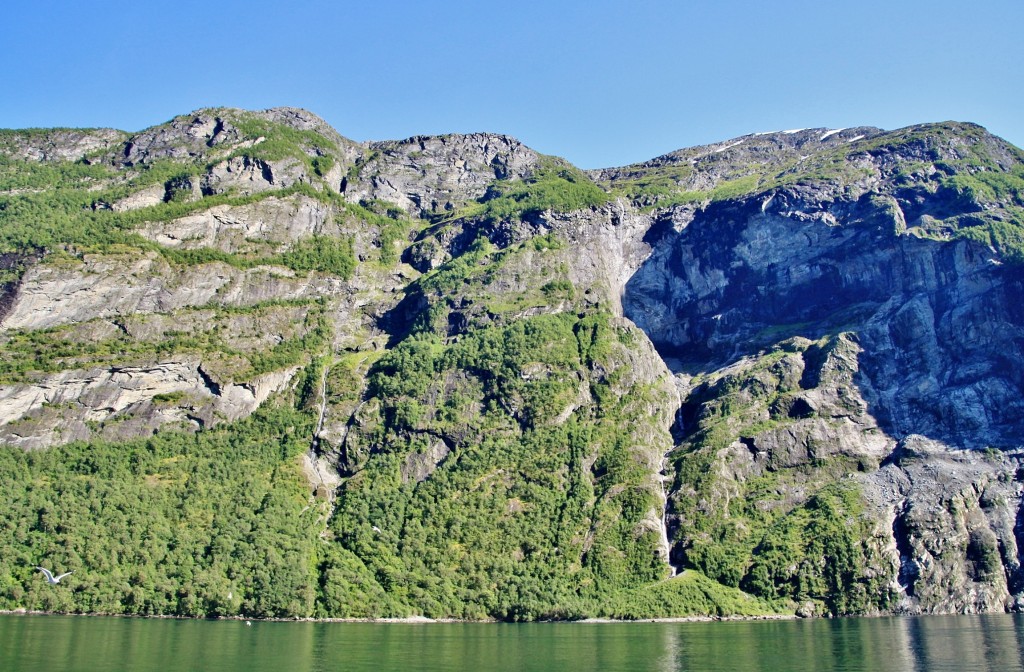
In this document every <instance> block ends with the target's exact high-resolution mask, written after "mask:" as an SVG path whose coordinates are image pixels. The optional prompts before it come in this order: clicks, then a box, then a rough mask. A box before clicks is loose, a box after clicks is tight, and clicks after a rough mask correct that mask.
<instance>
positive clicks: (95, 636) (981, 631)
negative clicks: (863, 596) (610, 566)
mask: <svg viewBox="0 0 1024 672" xmlns="http://www.w3.org/2000/svg"><path fill="white" fill-rule="evenodd" d="M1022 669H1024V617H1020V616H1010V615H993V616H949V617H945V616H932V617H926V618H909V617H908V618H865V619H841V620H834V621H827V620H811V621H765V622H722V623H542V624H526V625H511V624H447V623H444V624H442V623H432V624H392V623H388V624H377V623H262V622H256V623H253V625H252V627H246V625H245V624H244V623H243V622H238V621H176V620H143V619H122V618H85V617H62V616H0V670H4V671H8V670H9V671H11V672H16V671H21V670H26V671H28V670H31V671H33V672H51V671H52V672H56V671H61V672H71V671H75V670H83V671H85V670H88V671H89V672H93V671H95V670H109V671H116V670H125V671H128V670H130V671H132V672H150V671H154V672H155V671H161V672H164V671H176V670H189V671H192V670H218V671H225V672H235V671H237V672H242V671H244V672H254V671H259V670H289V671H294V672H306V671H321V670H323V671H331V672H334V671H339V672H340V671H348V672H362V671H370V670H372V671H373V672H389V671H395V672H415V671H418V670H423V671H426V670H473V671H476V670H488V671H490V670H495V671H503V670H517V671H524V672H527V671H537V672H541V671H544V672H547V671H552V672H554V671H556V670H558V671H563V670H587V671H590V670H629V671H631V672H633V671H636V672H640V671H643V670H659V671H669V670H793V671H797V670H872V671H873V672H878V671H885V670H920V671H922V672H923V671H925V670H927V671H928V672H933V671H937V670H957V671H959V670H1000V671H1005V670H1022Z"/></svg>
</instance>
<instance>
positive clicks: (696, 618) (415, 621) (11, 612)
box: [0, 609, 801, 625]
mask: <svg viewBox="0 0 1024 672" xmlns="http://www.w3.org/2000/svg"><path fill="white" fill-rule="evenodd" d="M0 616H76V617H84V618H140V619H154V620H176V621H251V622H253V623H368V624H384V625H386V624H396V625H430V624H435V623H440V624H453V623H457V624H466V625H472V624H480V625H493V624H506V625H525V624H531V623H565V624H573V623H579V624H589V625H600V624H615V623H714V622H719V621H791V620H798V619H800V618H801V617H800V616H797V615H796V614H766V615H760V616H708V615H693V616H670V617H664V618H636V619H617V618H580V619H561V620H547V621H521V622H515V621H499V620H494V619H488V620H465V619H458V618H428V617H426V616H404V617H396V618H312V617H305V618H258V617H253V616H176V615H173V614H113V613H111V614H105V613H70V612H59V611H37V610H28V609H0Z"/></svg>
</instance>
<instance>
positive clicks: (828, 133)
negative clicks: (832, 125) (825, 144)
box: [818, 128, 846, 142]
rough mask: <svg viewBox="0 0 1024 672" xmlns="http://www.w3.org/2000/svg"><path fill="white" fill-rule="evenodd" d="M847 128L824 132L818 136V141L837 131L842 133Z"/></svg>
mask: <svg viewBox="0 0 1024 672" xmlns="http://www.w3.org/2000/svg"><path fill="white" fill-rule="evenodd" d="M845 130H846V129H845V128H837V129H835V130H834V131H828V132H827V133H825V134H823V135H822V136H821V137H820V138H818V141H819V142H820V141H821V140H824V139H825V138H828V137H831V136H833V135H835V134H836V133H842V132H843V131H845Z"/></svg>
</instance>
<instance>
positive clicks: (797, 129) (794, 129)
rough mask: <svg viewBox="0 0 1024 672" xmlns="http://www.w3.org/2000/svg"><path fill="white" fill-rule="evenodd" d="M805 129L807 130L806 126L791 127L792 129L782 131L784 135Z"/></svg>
mask: <svg viewBox="0 0 1024 672" xmlns="http://www.w3.org/2000/svg"><path fill="white" fill-rule="evenodd" d="M806 130H807V129H806V128H792V129H790V130H788V131H783V133H785V134H786V135H793V134H794V133H799V132H800V131H806Z"/></svg>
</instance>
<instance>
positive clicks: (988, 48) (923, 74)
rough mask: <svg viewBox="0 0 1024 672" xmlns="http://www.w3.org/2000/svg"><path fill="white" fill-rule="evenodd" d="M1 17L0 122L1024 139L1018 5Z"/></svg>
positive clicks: (592, 157)
mask: <svg viewBox="0 0 1024 672" xmlns="http://www.w3.org/2000/svg"><path fill="white" fill-rule="evenodd" d="M12 4H13V5H15V6H10V5H12ZM8 5H9V6H7V7H5V9H4V18H5V21H4V23H5V26H4V28H3V33H2V35H3V39H0V62H2V63H3V64H4V65H3V67H2V68H0V91H2V92H3V102H2V103H0V128H25V127H46V126H111V127H115V128H120V129H123V130H126V131H138V130H141V129H143V128H146V127H148V126H151V125H154V124H158V123H161V122H164V121H166V120H168V119H170V118H171V117H173V116H175V115H177V114H183V113H186V112H189V111H191V110H194V109H196V108H200V107H207V106H231V107H242V108H248V109H263V108H267V107H274V106H281V105H287V106H293V107H303V108H306V109H308V110H310V111H312V112H315V113H316V114H318V115H320V116H321V117H323V118H324V119H326V120H327V121H328V122H329V123H330V124H331V125H332V126H334V127H335V128H337V129H338V131H339V132H340V133H341V134H342V135H345V136H347V137H350V138H352V139H354V140H384V139H397V138H404V137H408V136H410V135H417V134H435V133H461V132H473V131H493V132H500V133H507V134H509V135H513V136H515V137H517V138H519V139H520V140H522V141H523V142H525V143H526V144H528V145H529V146H531V147H533V148H534V149H536V150H538V151H540V152H544V153H547V154H556V155H559V156H564V157H565V158H567V159H569V160H570V161H572V162H574V163H575V164H577V165H579V166H581V167H583V168H598V167H607V166H618V165H625V164H628V163H632V162H635V161H642V160H645V159H648V158H652V157H654V156H657V155H659V154H663V153H666V152H669V151H672V150H674V149H678V148H681V147H688V146H692V145H699V144H706V143H710V142H715V141H719V140H725V139H728V138H732V137H735V136H739V135H744V134H746V133H752V132H759V131H770V130H782V129H791V128H803V127H818V126H827V127H831V128H839V127H847V126H858V125H871V126H880V127H882V128H898V127H901V126H906V125H909V124H913V123H919V122H926V121H943V120H947V119H954V120H959V121H974V122H977V123H980V124H982V125H983V126H985V127H987V128H988V129H989V130H990V131H992V132H993V133H996V134H997V135H1001V136H1002V137H1004V138H1006V139H1007V140H1010V141H1011V142H1013V143H1015V144H1017V145H1018V146H1021V145H1024V39H1021V34H1022V32H1024V2H1021V0H974V2H951V1H949V0H930V1H927V2H925V1H919V0H886V1H876V0H861V1H859V2H856V3H854V2H845V3H843V2H836V3H828V2H809V1H806V2H805V1H799V0H776V1H775V2H769V1H767V0H764V1H761V2H740V1H736V0H719V1H717V2H716V1H714V0H676V1H675V2H671V1H669V0H631V1H630V2H626V1H624V0H623V1H620V2H608V1H606V0H587V1H577V0H562V1H559V0H549V1H548V2H534V1H533V0H520V1H519V2H514V3H491V2H486V1H478V2H462V1H454V0H452V1H444V0H441V1H437V2H429V1H428V0H421V1H420V2H407V1H397V2H388V1H387V0H378V2H376V3H371V2H368V1H367V0H361V1H360V2H351V1H349V0H334V1H333V2H328V1H321V0H292V1H291V2H283V1H279V2H264V1H263V0H250V1H248V2H237V1H234V0H231V1H227V2H209V1H208V0H207V1H203V2H198V1H193V0H179V1H177V2H173V3H170V2H162V1H156V0H154V1H148V0H132V1H131V2H122V1H120V0H115V1H109V2H107V1H104V0H96V1H95V2H81V0H76V1H74V2H68V1H65V0H60V1H51V0H35V1H34V2H27V1H26V0H14V2H13V3H8Z"/></svg>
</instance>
